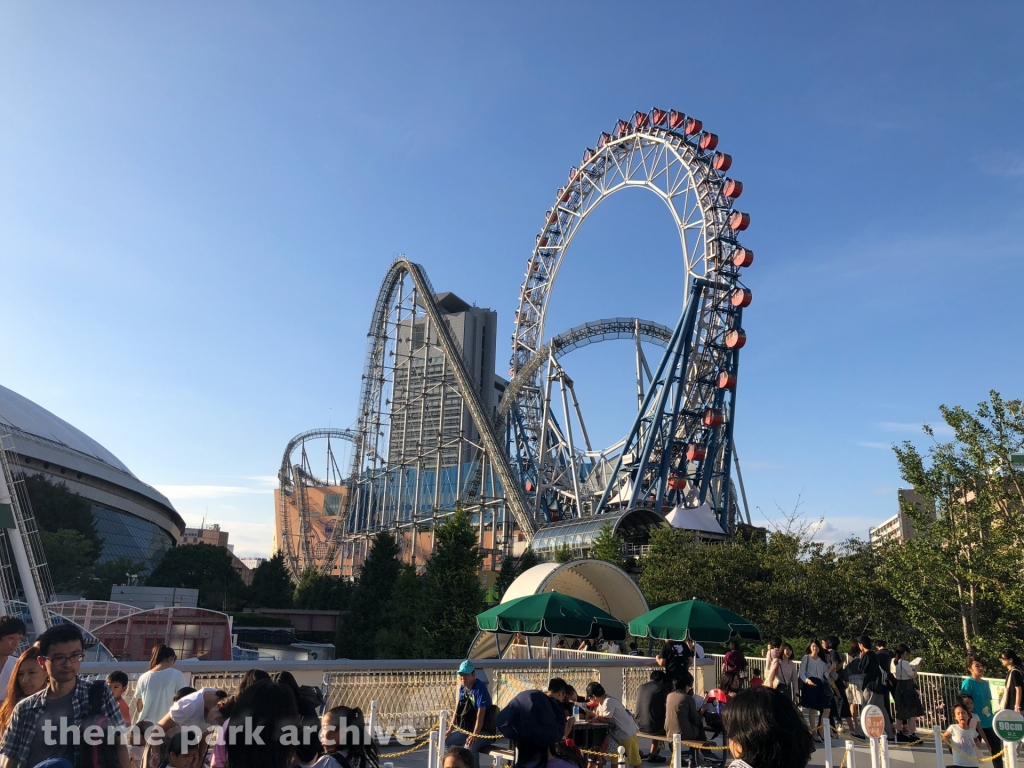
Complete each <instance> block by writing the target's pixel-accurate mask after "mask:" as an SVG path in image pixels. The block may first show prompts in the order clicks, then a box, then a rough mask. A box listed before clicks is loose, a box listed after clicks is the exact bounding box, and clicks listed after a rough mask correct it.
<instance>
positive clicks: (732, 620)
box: [629, 600, 761, 643]
mask: <svg viewBox="0 0 1024 768" xmlns="http://www.w3.org/2000/svg"><path fill="white" fill-rule="evenodd" d="M629 631H630V634H632V635H635V636H636V637H650V638H653V639H655V640H685V639H686V638H687V636H689V637H691V638H693V639H694V640H695V641H696V642H698V643H724V642H726V641H727V640H728V639H729V638H730V637H732V635H733V633H735V634H737V635H739V636H740V637H742V638H745V639H747V640H760V639H761V630H760V629H758V628H757V627H755V626H754V625H753V624H751V623H750V622H749V621H747V620H746V619H744V618H743V617H742V616H740V615H739V614H736V613H733V612H732V611H730V610H728V609H726V608H722V607H721V606H718V605H712V604H711V603H705V602H702V601H700V600H686V601H684V602H682V603H671V604H670V605H663V606H661V608H655V609H654V610H653V611H648V612H647V613H645V614H643V615H642V616H637V617H636V618H635V619H633V620H632V621H631V622H629Z"/></svg>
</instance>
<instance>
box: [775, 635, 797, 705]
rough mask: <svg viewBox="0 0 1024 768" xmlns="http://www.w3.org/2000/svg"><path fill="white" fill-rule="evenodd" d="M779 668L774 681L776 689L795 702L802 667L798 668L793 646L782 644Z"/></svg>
mask: <svg viewBox="0 0 1024 768" xmlns="http://www.w3.org/2000/svg"><path fill="white" fill-rule="evenodd" d="M779 654H780V655H779V667H778V671H776V673H775V679H774V680H773V681H772V683H773V685H772V686H770V687H772V688H774V689H775V690H776V691H778V692H779V693H781V694H783V695H785V696H788V697H789V700H790V701H793V700H795V698H796V692H797V688H799V685H798V683H799V681H800V667H798V666H797V663H796V658H795V657H794V653H793V646H792V645H790V644H789V643H782V644H781V645H780V646H779Z"/></svg>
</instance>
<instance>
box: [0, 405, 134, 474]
mask: <svg viewBox="0 0 1024 768" xmlns="http://www.w3.org/2000/svg"><path fill="white" fill-rule="evenodd" d="M5 425H6V426H9V427H14V429H15V430H17V431H19V432H25V433H27V434H29V435H32V436H35V437H40V438H42V439H44V440H47V441H50V442H54V443H57V444H59V445H61V446H63V447H65V448H70V449H71V450H73V451H77V452H78V453H84V454H85V455H86V456H90V457H92V458H94V459H98V460H100V461H102V462H103V463H104V464H109V465H110V466H112V467H114V468H115V469H119V470H121V471H122V472H127V473H128V474H129V475H131V474H132V472H131V470H130V469H128V467H126V466H125V465H124V464H123V463H121V460H120V459H118V458H117V456H115V455H114V454H112V453H111V452H110V451H108V450H107V449H106V448H104V447H103V446H102V445H100V444H99V443H97V442H96V441H95V440H93V439H92V438H91V437H89V436H88V435H87V434H85V432H82V431H81V430H80V429H77V428H75V427H73V426H71V425H70V424H68V423H67V422H66V421H64V419H61V418H58V417H57V416H54V415H53V414H52V413H50V412H49V411H48V410H46V409H45V408H43V407H42V406H39V405H36V404H35V403H33V402H32V401H31V400H29V399H28V398H27V397H22V396H21V395H19V394H18V393H17V392H13V391H11V390H9V389H7V387H4V386H0V431H2V430H3V427H4V426H5ZM132 476H133V477H134V475H132Z"/></svg>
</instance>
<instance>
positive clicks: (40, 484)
mask: <svg viewBox="0 0 1024 768" xmlns="http://www.w3.org/2000/svg"><path fill="white" fill-rule="evenodd" d="M25 490H26V491H27V492H28V498H29V501H30V502H31V503H32V513H33V515H34V516H35V518H36V524H37V525H38V526H39V530H40V531H49V532H50V533H56V532H57V531H61V530H70V531H77V532H78V533H80V534H81V535H82V536H83V537H84V538H85V539H87V540H88V541H89V542H90V543H91V544H92V552H93V561H95V560H96V558H98V557H99V556H100V553H101V552H102V551H103V539H102V538H100V535H99V533H97V532H96V518H95V516H94V515H93V512H92V503H91V502H90V501H89V500H88V499H86V498H85V497H84V496H81V495H79V494H77V493H75V492H74V491H72V490H71V489H70V488H68V484H67V483H65V482H63V481H62V482H59V483H55V482H52V481H51V480H50V479H49V478H48V477H46V475H43V474H41V473H37V474H34V475H29V476H28V477H26V478H25ZM48 554H49V553H48ZM52 554H53V555H54V556H55V558H54V559H56V556H59V555H60V553H59V552H54V553H52Z"/></svg>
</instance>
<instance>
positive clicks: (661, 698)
mask: <svg viewBox="0 0 1024 768" xmlns="http://www.w3.org/2000/svg"><path fill="white" fill-rule="evenodd" d="M670 690H671V688H670V686H669V685H668V683H667V682H666V679H665V673H664V672H663V671H662V670H660V669H655V670H653V671H652V672H651V679H650V680H648V681H647V682H646V683H644V684H643V685H641V686H640V688H639V689H637V692H636V706H635V707H634V709H635V710H636V711H635V712H634V713H633V720H634V721H636V725H637V728H639V729H640V732H641V733H649V734H651V735H652V736H664V735H665V700H666V699H667V698H668V695H669V691H670ZM659 751H660V742H658V741H652V742H651V754H650V756H648V758H647V762H648V763H664V762H665V758H664V757H662V756H661V755H659V754H658V753H659Z"/></svg>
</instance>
